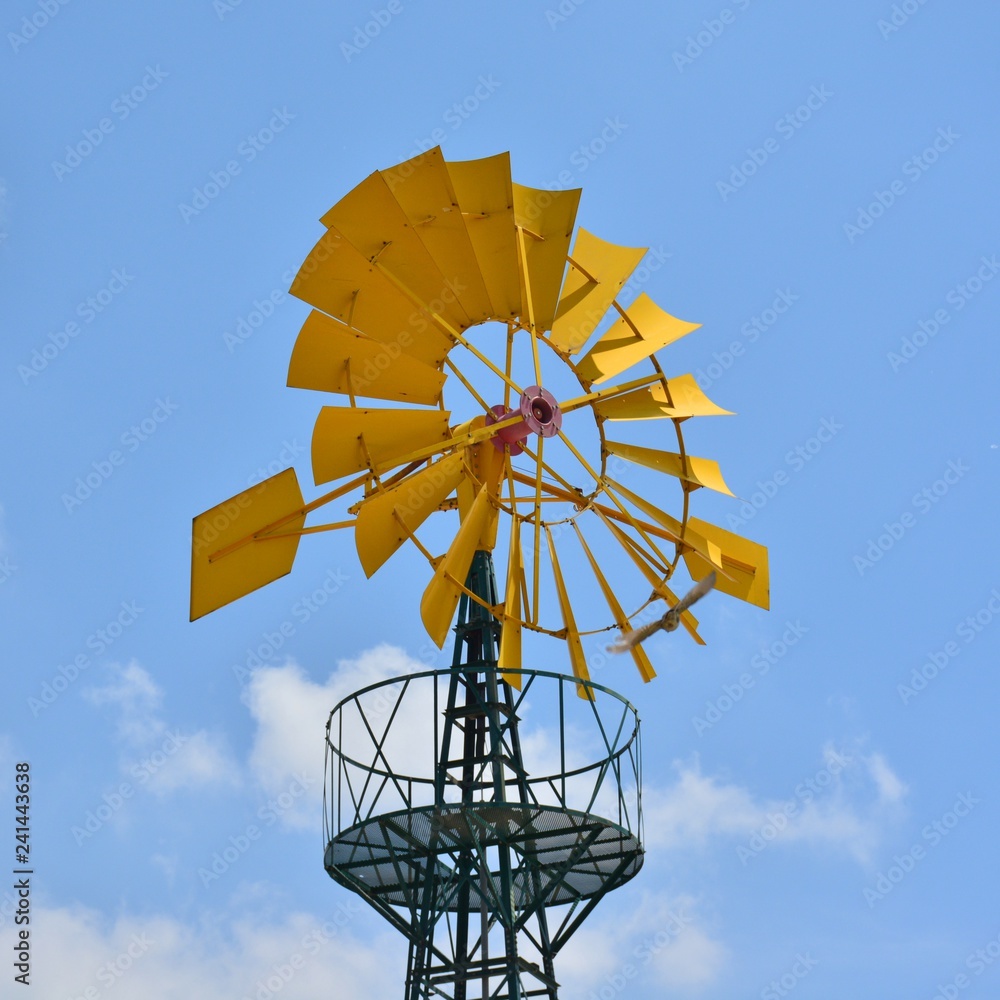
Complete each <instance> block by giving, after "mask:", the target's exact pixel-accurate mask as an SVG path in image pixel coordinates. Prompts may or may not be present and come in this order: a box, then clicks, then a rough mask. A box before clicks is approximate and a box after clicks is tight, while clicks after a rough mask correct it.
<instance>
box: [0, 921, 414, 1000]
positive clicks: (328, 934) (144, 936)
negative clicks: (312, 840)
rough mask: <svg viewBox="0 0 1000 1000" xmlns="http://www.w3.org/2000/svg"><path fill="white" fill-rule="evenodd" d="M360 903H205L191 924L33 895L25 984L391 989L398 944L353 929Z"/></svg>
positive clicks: (169, 991) (144, 989) (57, 990)
mask: <svg viewBox="0 0 1000 1000" xmlns="http://www.w3.org/2000/svg"><path fill="white" fill-rule="evenodd" d="M360 906H363V904H361V903H357V904H354V907H355V908H354V909H351V910H348V909H344V908H341V909H340V910H339V911H336V912H332V913H331V914H327V915H326V916H324V917H315V916H312V915H309V914H306V913H292V914H288V915H287V916H285V917H284V918H283V919H281V920H280V921H274V922H268V921H264V920H262V919H257V918H252V917H240V918H235V919H233V918H230V917H227V916H226V915H225V914H218V913H211V914H205V915H204V916H203V917H202V918H201V920H200V922H199V923H198V924H197V925H191V924H185V923H183V922H181V921H179V920H176V919H174V918H171V917H166V916H156V915H154V916H148V917H138V916H121V917H119V918H118V919H116V920H115V921H114V922H109V921H107V920H105V919H103V918H102V917H101V916H100V915H98V914H97V913H95V912H94V911H92V910H87V909H84V908H82V907H64V908H46V907H42V906H39V905H38V904H37V903H36V904H35V907H34V908H33V911H32V927H33V930H34V935H33V942H32V943H35V942H38V944H37V945H36V947H38V948H40V949H41V950H39V951H38V952H36V954H35V957H34V959H33V961H32V974H31V989H30V992H31V995H32V997H34V998H37V1000H66V998H67V997H82V996H89V997H104V996H113V997H115V998H116V1000H189V998H191V997H225V998H229V1000H243V998H247V1000H252V998H255V997H257V996H262V997H273V996H279V995H280V996H294V997H296V998H297V1000H327V998H329V997H330V995H331V990H332V991H333V993H335V995H336V996H337V998H338V1000H367V998H368V997H372V996H394V995H396V994H398V993H399V992H400V990H401V988H402V981H403V975H404V972H403V967H404V962H405V954H406V952H405V946H404V944H403V941H402V939H401V938H398V937H397V936H393V935H391V934H390V933H389V932H386V934H384V935H381V934H380V935H379V936H378V937H376V938H375V939H374V940H368V941H362V940H360V939H359V938H358V937H357V936H355V934H354V932H353V930H352V928H351V926H350V923H351V920H352V919H353V914H354V913H356V912H358V910H357V907H360ZM5 936H6V935H5ZM10 950H11V949H10V948H8V947H6V942H5V952H8V951H10ZM9 971H10V969H9V966H8V974H9ZM88 989H90V990H91V991H92V992H91V993H89V994H88V993H87V992H86V991H87V990H88Z"/></svg>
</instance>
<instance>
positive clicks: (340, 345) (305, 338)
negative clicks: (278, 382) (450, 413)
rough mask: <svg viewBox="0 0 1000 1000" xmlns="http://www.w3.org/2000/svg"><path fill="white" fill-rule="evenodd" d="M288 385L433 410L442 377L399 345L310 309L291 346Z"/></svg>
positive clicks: (439, 397)
mask: <svg viewBox="0 0 1000 1000" xmlns="http://www.w3.org/2000/svg"><path fill="white" fill-rule="evenodd" d="M288 385H289V386H292V387H294V388H296V389H318V390H320V391H322V392H336V393H340V394H342V395H345V396H365V397H367V398H369V399H388V400H391V401H392V402H394V403H424V404H426V405H427V406H434V405H436V404H437V402H438V401H439V400H440V399H441V387H442V386H443V385H444V375H443V374H442V373H441V372H440V371H438V370H437V369H436V368H432V367H431V366H430V365H426V364H424V363H423V362H422V361H418V360H417V359H416V358H413V357H411V356H410V355H409V354H407V353H406V352H405V351H404V350H403V348H402V347H400V346H397V345H393V344H383V343H380V342H379V341H377V340H372V339H371V337H368V336H366V335H365V334H363V333H358V332H356V331H355V330H352V329H351V328H350V327H349V326H346V325H345V324H343V323H341V322H340V321H339V320H335V319H333V318H331V317H330V316H326V315H324V314H323V313H321V312H319V311H318V310H313V311H312V312H311V313H310V314H309V317H308V319H306V321H305V323H304V324H303V326H302V329H301V330H300V331H299V336H298V338H297V339H296V341H295V346H294V347H293V348H292V359H291V361H290V362H289V365H288Z"/></svg>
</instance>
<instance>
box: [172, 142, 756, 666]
mask: <svg viewBox="0 0 1000 1000" xmlns="http://www.w3.org/2000/svg"><path fill="white" fill-rule="evenodd" d="M579 196H580V192H579V191H578V190H572V191H544V190H539V189H534V188H528V187H523V186H521V185H518V184H515V183H514V182H513V181H512V180H511V177H510V164H509V157H508V155H507V154H500V155H498V156H492V157H487V158H485V159H481V160H472V161H466V162H457V163H446V162H445V160H444V158H443V156H442V155H441V151H440V149H439V148H435V149H432V150H429V151H427V152H426V153H423V154H421V155H420V156H418V157H415V158H414V159H411V160H408V161H406V162H404V163H401V164H399V165H397V166H396V167H392V168H389V169H388V170H381V171H376V172H375V173H373V174H372V175H370V176H369V177H368V178H367V179H366V180H364V181H362V183H361V184H359V185H358V186H357V187H355V188H354V189H353V190H352V191H351V192H350V193H349V194H348V195H346V196H345V197H344V198H342V199H341V200H340V201H339V202H337V204H336V205H334V206H333V208H331V209H330V210H329V211H328V212H327V213H326V214H325V215H324V216H323V219H322V222H323V224H324V226H325V231H324V233H323V234H322V236H321V237H320V239H319V240H318V241H317V243H316V245H315V246H314V248H313V250H312V251H311V252H310V253H309V255H308V256H307V258H306V260H305V262H304V263H303V265H302V267H301V269H300V270H299V272H298V274H297V276H296V278H295V280H294V282H293V284H292V289H291V290H292V293H293V294H295V295H296V296H298V297H299V298H300V299H302V300H304V301H305V302H306V303H308V304H309V305H310V306H312V311H311V312H310V313H309V315H308V316H307V318H306V321H305V323H304V324H303V327H302V330H301V332H300V333H299V335H298V338H297V340H296V342H295V346H294V348H293V351H292V356H291V360H290V364H289V371H288V384H289V385H290V386H294V387H297V388H304V389H309V390H313V391H319V392H323V393H328V394H332V395H334V396H335V397H336V399H337V401H336V402H332V403H331V405H324V406H322V407H321V409H320V410H319V413H318V416H317V420H316V425H315V428H314V431H313V438H312V472H313V479H314V481H315V483H316V484H317V485H323V484H339V485H337V486H336V488H335V489H333V490H332V491H331V492H329V493H327V494H324V495H323V496H321V497H319V498H317V500H314V501H312V502H310V503H308V504H307V503H305V501H304V500H303V499H302V495H301V492H300V490H299V487H298V481H297V478H296V476H295V472H294V470H286V471H285V472H282V473H279V474H278V476H275V477H272V479H270V480H267V481H265V483H263V484H261V485H260V486H258V487H255V488H253V489H251V490H247V491H244V492H243V493H241V494H238V495H237V496H236V497H234V498H232V499H231V500H230V501H226V503H224V504H221V505H219V507H217V508H213V509H212V510H210V511H207V512H206V513H205V514H202V515H199V517H197V518H195V522H194V552H193V558H192V603H191V617H192V619H194V618H197V617H200V616H201V615H203V614H206V613H208V612H209V611H212V610H215V609H216V608H218V607H221V606H223V605H225V604H227V603H229V602H230V601H232V600H235V599H237V598H238V597H240V596H243V594H245V593H249V592H250V591H252V590H254V589H257V588H258V587H260V586H263V585H264V584H266V583H268V582H270V581H271V580H273V579H277V578H278V577H279V576H282V575H284V574H286V573H287V572H289V571H290V569H291V564H292V561H293V560H294V556H295V552H296V549H297V542H298V538H299V537H300V536H301V535H302V534H307V533H314V532H321V531H326V530H337V529H341V528H347V529H352V528H353V534H354V537H355V543H356V547H357V550H358V555H359V558H360V560H361V564H362V566H363V568H364V570H365V573H366V574H367V575H369V576H371V575H372V574H373V573H375V572H377V571H378V570H379V569H380V568H381V567H383V566H384V565H386V564H387V563H388V562H389V561H390V560H391V558H392V556H393V555H394V554H395V552H397V551H398V549H399V548H401V547H402V546H403V545H408V544H412V545H415V546H416V547H417V548H418V549H419V550H420V551H421V552H423V554H424V556H425V557H426V559H427V561H428V563H429V569H430V576H429V580H428V582H427V583H426V589H425V591H424V595H423V599H422V601H421V617H422V619H423V622H424V626H425V628H426V629H427V631H428V633H429V635H430V636H431V638H432V639H433V640H434V641H435V643H437V645H439V646H440V645H443V643H444V641H445V639H446V637H447V633H448V630H449V628H450V626H451V619H452V616H453V614H454V610H455V608H456V607H457V604H458V601H459V598H460V597H461V596H462V595H463V594H467V596H469V597H470V599H472V600H476V601H479V602H480V603H482V602H483V599H482V598H481V597H479V596H476V595H468V592H467V590H466V588H465V577H466V574H467V572H468V570H469V566H470V564H471V561H472V556H473V554H474V553H475V552H476V551H480V550H487V551H494V550H496V551H497V552H498V553H499V554H501V555H502V556H505V557H506V558H507V561H508V562H507V567H506V571H505V572H503V574H502V575H503V578H504V579H505V580H506V588H505V592H504V594H503V596H502V598H501V599H500V602H499V604H497V605H495V606H492V607H490V608H489V610H490V611H491V612H492V613H493V614H494V615H496V617H497V619H498V620H499V621H500V623H501V626H502V632H503V633H505V634H507V635H508V636H513V635H514V634H515V633H516V634H517V641H516V642H515V641H514V640H513V638H512V639H511V641H510V642H507V643H506V644H505V648H504V654H503V655H502V657H501V665H502V666H504V667H506V668H509V669H510V670H511V671H513V670H516V669H517V668H518V667H519V666H520V662H519V654H518V652H517V649H518V646H519V641H520V640H519V636H520V632H521V631H522V630H528V631H533V632H539V633H543V634H548V635H553V636H557V637H559V638H560V639H563V640H565V641H566V644H567V648H568V649H569V652H570V660H571V663H572V666H573V669H574V672H575V673H576V674H577V676H578V677H579V678H580V679H582V680H586V679H587V677H588V674H587V668H586V664H585V661H584V658H583V656H582V653H581V652H577V650H578V647H579V643H580V639H581V637H583V636H586V635H588V634H592V633H594V632H600V631H605V630H609V629H615V628H617V629H620V630H621V631H622V632H623V633H629V632H632V631H634V630H633V629H632V628H631V620H632V618H634V617H635V615H636V614H638V613H639V611H641V610H642V608H643V607H645V605H646V604H648V603H649V599H652V600H656V599H663V600H666V601H667V603H668V605H669V606H671V607H674V608H675V610H677V617H678V618H679V620H680V622H681V623H682V624H683V625H684V626H685V628H686V629H687V631H688V632H689V633H690V634H691V635H692V636H693V637H694V638H695V640H696V641H698V642H701V641H702V640H701V637H700V635H699V634H698V626H697V621H696V619H695V618H694V616H693V615H692V614H691V612H690V610H688V608H689V604H690V603H693V599H692V600H691V601H689V602H688V604H684V605H683V606H680V605H679V602H677V600H676V598H675V597H674V596H673V593H672V591H671V590H670V588H669V587H668V581H670V580H671V578H672V576H673V574H674V571H675V569H676V568H677V565H678V563H679V562H680V561H681V560H683V561H684V563H685V565H686V568H687V571H688V573H689V574H690V575H691V577H692V578H693V579H694V580H695V582H696V583H697V581H699V580H705V579H706V578H707V577H708V576H709V574H710V573H714V574H715V575H716V578H717V583H716V587H717V589H718V590H719V591H720V592H722V593H725V594H728V595H730V596H733V597H736V598H738V599H741V600H744V601H747V602H749V603H751V604H755V605H757V606H759V607H763V608H766V607H767V606H768V568H767V554H766V550H765V549H764V548H763V547H762V546H760V545H758V544H756V543H754V542H751V541H749V540H747V539H743V538H741V537H740V536H738V535H735V534H734V533H732V532H730V531H727V530H725V529H723V528H721V527H719V526H717V525H713V524H709V523H708V522H705V521H701V520H699V519H697V518H695V517H693V516H691V515H690V513H689V501H690V497H691V494H692V493H693V492H694V491H696V490H698V489H701V488H707V489H711V490H714V491H717V492H721V493H723V494H728V495H732V494H731V491H730V490H729V488H728V486H727V485H726V483H725V480H724V479H723V477H722V473H721V471H720V469H719V466H718V463H716V462H715V461H713V460H711V459H707V458H700V457H697V456H693V455H690V454H689V453H688V452H687V449H686V447H685V441H684V434H683V426H682V425H684V424H685V423H686V422H687V421H688V420H689V419H691V418H693V417H702V416H719V415H725V414H726V413H727V412H728V411H725V410H723V409H722V408H721V407H719V406H717V405H716V404H715V403H713V402H712V401H711V400H709V399H708V397H707V396H706V395H705V394H704V392H702V390H701V389H700V388H699V387H698V385H697V383H696V381H695V380H694V378H693V376H691V375H690V374H681V375H678V376H673V377H668V376H667V375H666V374H665V373H664V370H663V368H662V367H661V364H660V361H659V359H658V357H657V352H658V351H661V350H663V349H665V348H668V347H669V345H671V344H673V343H675V342H676V341H678V340H679V339H681V338H682V337H684V336H686V335H687V334H688V333H691V332H692V331H693V330H695V329H697V328H698V324H696V323H691V322H687V321H685V320H681V319H678V318H676V317H674V316H672V315H670V314H669V313H667V312H666V311H664V310H663V309H662V308H661V307H660V306H658V305H657V304H656V303H655V302H653V301H652V299H650V297H649V296H648V295H647V294H646V293H642V294H640V295H639V296H638V297H637V298H636V299H635V301H633V302H632V303H630V304H628V305H627V306H623V305H622V304H621V303H620V302H619V301H618V298H617V296H618V295H619V294H620V293H621V290H622V288H623V287H624V285H625V283H626V281H627V280H628V279H629V276H630V275H631V273H632V271H633V270H634V268H635V267H636V266H637V265H638V263H639V262H640V261H641V259H642V257H643V256H644V254H645V252H646V251H645V249H644V248H641V247H638V248H636V247H623V246H617V245H615V244H612V243H609V242H606V241H604V240H602V239H600V238H599V237H597V236H594V235H593V234H591V233H589V232H588V231H587V230H585V229H582V228H580V229H578V230H577V232H576V238H575V241H574V242H573V245H572V247H571V246H570V243H571V239H572V236H573V230H574V226H575V220H576V211H577V206H578V202H579ZM484 324H485V325H484ZM480 326H483V330H479V329H477V328H478V327H480ZM643 369H645V370H643ZM453 400H454V402H453ZM588 415H589V418H590V419H589V426H588V427H587V428H584V426H583V424H582V423H581V420H580V418H581V417H584V416H588ZM634 421H669V422H670V423H671V424H672V425H673V427H672V430H673V433H672V434H671V438H673V439H675V441H676V444H675V450H668V449H666V448H664V449H661V448H651V447H648V446H645V445H638V444H630V443H628V442H627V441H625V440H621V438H622V437H626V436H627V433H626V432H627V431H628V428H629V427H630V425H631V423H632V422H634ZM610 428H614V430H615V433H614V434H613V435H611V434H609V433H607V431H608V430H609V429H610ZM619 428H621V430H622V432H621V433H619ZM581 435H582V437H581ZM583 439H585V440H586V444H584V443H583ZM578 441H579V442H580V443H579V444H578V443H577V442H578ZM612 457H613V458H614V459H616V462H615V468H616V469H622V468H628V469H632V468H635V467H642V468H644V469H647V470H653V471H654V472H659V473H661V474H664V475H666V476H668V477H671V478H672V479H674V480H675V481H677V482H678V483H679V485H680V494H679V504H678V507H679V510H678V511H677V513H676V514H670V513H667V511H665V510H663V509H662V508H661V507H660V506H658V505H656V504H653V503H652V502H650V501H649V500H647V499H645V498H644V497H643V496H641V495H640V494H639V493H638V492H636V490H634V489H632V488H630V487H628V486H626V485H625V484H624V483H622V482H620V481H619V480H618V479H616V478H614V477H613V476H612V474H611V471H610V463H609V458H612ZM618 460H621V461H618ZM616 475H618V476H621V475H622V473H616ZM334 501H342V502H343V503H344V506H345V508H346V509H345V511H344V513H343V515H340V516H337V517H336V518H334V519H333V520H331V521H328V523H325V524H316V525H313V524H310V525H309V526H308V527H307V526H306V524H305V521H306V517H307V515H308V514H310V513H312V511H313V510H316V509H318V508H319V507H322V506H325V505H326V504H330V503H333V502H334ZM220 510H221V511H222V512H223V516H221V517H220ZM226 510H229V511H230V512H231V513H232V512H235V516H231V517H229V516H225V511H226ZM456 513H457V523H456V522H455V521H454V520H453V521H452V522H451V523H452V524H453V527H452V528H451V529H447V530H446V532H445V535H446V536H448V535H450V538H451V540H450V542H449V543H448V544H447V546H446V548H445V550H444V551H443V552H442V551H441V550H440V544H439V545H438V548H437V549H435V550H433V551H432V550H431V548H429V547H428V545H429V544H433V541H431V542H428V543H425V542H424V541H422V537H423V536H425V527H426V526H427V525H428V524H429V523H433V522H436V521H437V520H438V519H439V518H452V519H454V518H456ZM223 521H225V522H226V523H225V524H224V525H223V526H222V527H219V525H220V524H221V523H222V522H223ZM567 524H568V525H572V528H573V530H572V531H571V532H569V533H568V534H567V533H566V532H565V530H563V528H564V526H565V525H567ZM432 534H433V533H432ZM567 545H571V546H572V550H573V551H572V552H571V555H570V556H567V557H564V558H562V559H561V558H560V556H561V555H563V553H561V552H560V551H557V549H562V548H564V547H565V546H567ZM610 550H615V551H617V552H618V553H619V556H620V557H622V559H624V562H623V563H622V561H621V559H619V560H618V569H621V567H622V566H625V567H626V568H627V572H628V575H629V577H630V579H629V580H628V581H627V583H626V582H625V581H623V580H621V579H620V578H619V575H620V574H618V573H617V571H616V572H615V573H612V572H611V571H610V570H609V569H607V568H606V567H605V566H602V565H601V563H603V562H606V558H607V555H606V554H607V553H608V552H609V551H610ZM261 554H264V558H258V557H259V556H260V555H261ZM581 555H582V556H583V557H584V559H583V562H582V566H583V567H584V569H585V570H587V571H589V572H585V573H574V574H572V575H571V576H570V577H568V575H567V574H566V572H565V571H564V570H563V568H562V566H563V562H565V558H572V560H573V564H574V566H579V565H581V563H580V556H581ZM649 587H651V594H650V592H649V590H648V589H647V590H646V593H647V594H649V598H648V599H646V600H645V602H644V603H643V602H642V601H641V591H642V590H643V589H644V588H649ZM588 589H589V590H590V591H591V592H593V594H594V595H595V596H596V595H600V596H601V597H602V598H603V604H604V605H605V606H606V607H607V615H606V617H604V619H603V620H596V621H592V620H587V621H583V620H581V621H579V623H578V619H577V615H576V613H575V612H574V605H578V603H579V601H580V595H581V594H583V593H585V592H586V591H587V590H588ZM632 592H635V596H634V597H632V598H627V597H626V596H625V595H626V594H629V593H632ZM553 597H554V599H553ZM626 600H627V601H629V603H630V604H631V606H630V607H626V606H625V602H626ZM590 603H591V604H592V603H593V602H590ZM632 652H633V657H634V659H635V662H636V665H637V667H638V668H639V670H640V673H641V674H642V676H643V677H644V679H647V680H648V679H649V678H651V677H652V676H653V674H654V671H653V670H652V666H651V665H650V664H649V662H648V658H646V657H645V654H643V652H642V650H641V645H640V644H636V645H635V646H634V647H633V648H632Z"/></svg>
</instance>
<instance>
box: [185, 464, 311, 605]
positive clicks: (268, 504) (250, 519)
mask: <svg viewBox="0 0 1000 1000" xmlns="http://www.w3.org/2000/svg"><path fill="white" fill-rule="evenodd" d="M303 506H304V504H303V500H302V491H301V490H300V489H299V483H298V479H297V478H296V475H295V470H294V469H285V470H284V472H279V473H278V474H277V475H276V476H272V477H271V478H270V479H265V480H264V481H263V482H262V483H259V484H258V485H256V486H251V487H250V489H248V490H243V492H242V493H237V494H236V496H234V497H230V498H229V499H228V500H224V501H223V502H222V503H220V504H217V505H216V506H215V507H212V508H211V509H210V510H206V511H205V512H204V513H203V514H199V515H198V516H197V517H196V518H195V519H194V522H193V524H192V526H191V621H194V620H195V619H197V618H201V617H202V616H203V615H207V614H208V613H209V612H210V611H215V610H216V609H218V608H221V607H223V606H224V605H226V604H230V603H232V602H233V601H235V600H238V599H239V598H240V597H244V596H245V595H246V594H249V593H251V592H252V591H254V590H258V589H259V588H261V587H263V586H264V585H265V584H268V583H271V582H272V581H273V580H277V579H278V578H279V577H282V576H285V575H287V574H288V573H290V572H291V569H292V563H293V562H294V561H295V553H296V551H297V550H298V547H299V536H298V534H294V533H293V532H295V531H296V529H299V528H301V527H302V526H303V525H304V524H305V519H306V515H305V512H304V510H303ZM268 529H270V530H271V531H274V532H281V534H280V535H279V537H276V538H271V539H269V540H267V541H264V542H261V543H259V544H252V542H253V541H254V536H255V535H257V534H258V533H260V534H263V532H265V531H266V530H268ZM282 529H284V530H283V531H282Z"/></svg>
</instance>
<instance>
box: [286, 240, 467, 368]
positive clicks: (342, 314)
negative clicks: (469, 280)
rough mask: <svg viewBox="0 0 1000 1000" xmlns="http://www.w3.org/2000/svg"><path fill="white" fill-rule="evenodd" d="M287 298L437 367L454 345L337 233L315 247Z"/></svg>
mask: <svg viewBox="0 0 1000 1000" xmlns="http://www.w3.org/2000/svg"><path fill="white" fill-rule="evenodd" d="M291 293H292V294H293V295H295V296H297V297H298V298H300V299H302V300H303V301H304V302H308V303H309V305H311V306H315V307H316V308H317V309H321V310H322V311H323V312H325V313H327V315H329V316H333V317H335V318H336V319H339V320H340V321H341V322H342V323H346V324H347V325H348V326H349V327H351V328H352V329H354V330H359V331H361V333H365V334H367V335H368V336H369V337H371V338H372V339H373V340H378V341H380V342H381V343H383V344H387V345H394V346H396V347H399V348H401V349H402V350H403V351H405V353H407V354H409V355H411V356H412V357H414V358H416V359H417V360H418V361H423V362H424V363H425V364H429V365H432V366H434V367H440V366H441V364H442V362H443V361H444V359H445V357H446V356H447V354H448V350H449V348H450V347H451V344H452V340H451V338H450V337H449V336H448V335H447V334H446V333H443V332H442V331H441V330H440V328H439V327H438V326H436V325H435V324H434V323H433V322H432V320H431V317H430V316H429V315H428V314H427V313H426V312H425V311H423V310H421V309H420V308H419V307H417V306H415V305H414V303H413V300H412V299H410V298H409V297H408V296H407V295H406V294H405V293H404V292H402V291H401V290H400V289H399V288H398V287H397V285H396V284H394V283H393V281H392V280H390V278H389V276H388V275H387V274H386V273H385V272H384V271H380V270H379V269H378V268H376V267H374V266H373V264H372V262H371V261H369V260H367V259H366V258H365V257H364V256H363V255H362V254H361V253H360V252H359V251H358V250H357V249H356V248H355V247H354V246H352V245H351V243H350V241H349V240H347V239H346V238H345V237H344V236H343V235H342V234H341V233H340V232H338V231H337V230H336V229H328V230H327V231H326V232H325V233H324V234H323V235H322V236H321V237H320V239H319V242H318V243H317V244H316V246H315V247H313V249H312V252H311V253H310V254H309V256H308V257H307V258H306V259H305V262H304V263H303V265H302V267H300V268H299V272H298V274H297V275H296V276H295V280H294V281H293V282H292V287H291Z"/></svg>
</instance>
